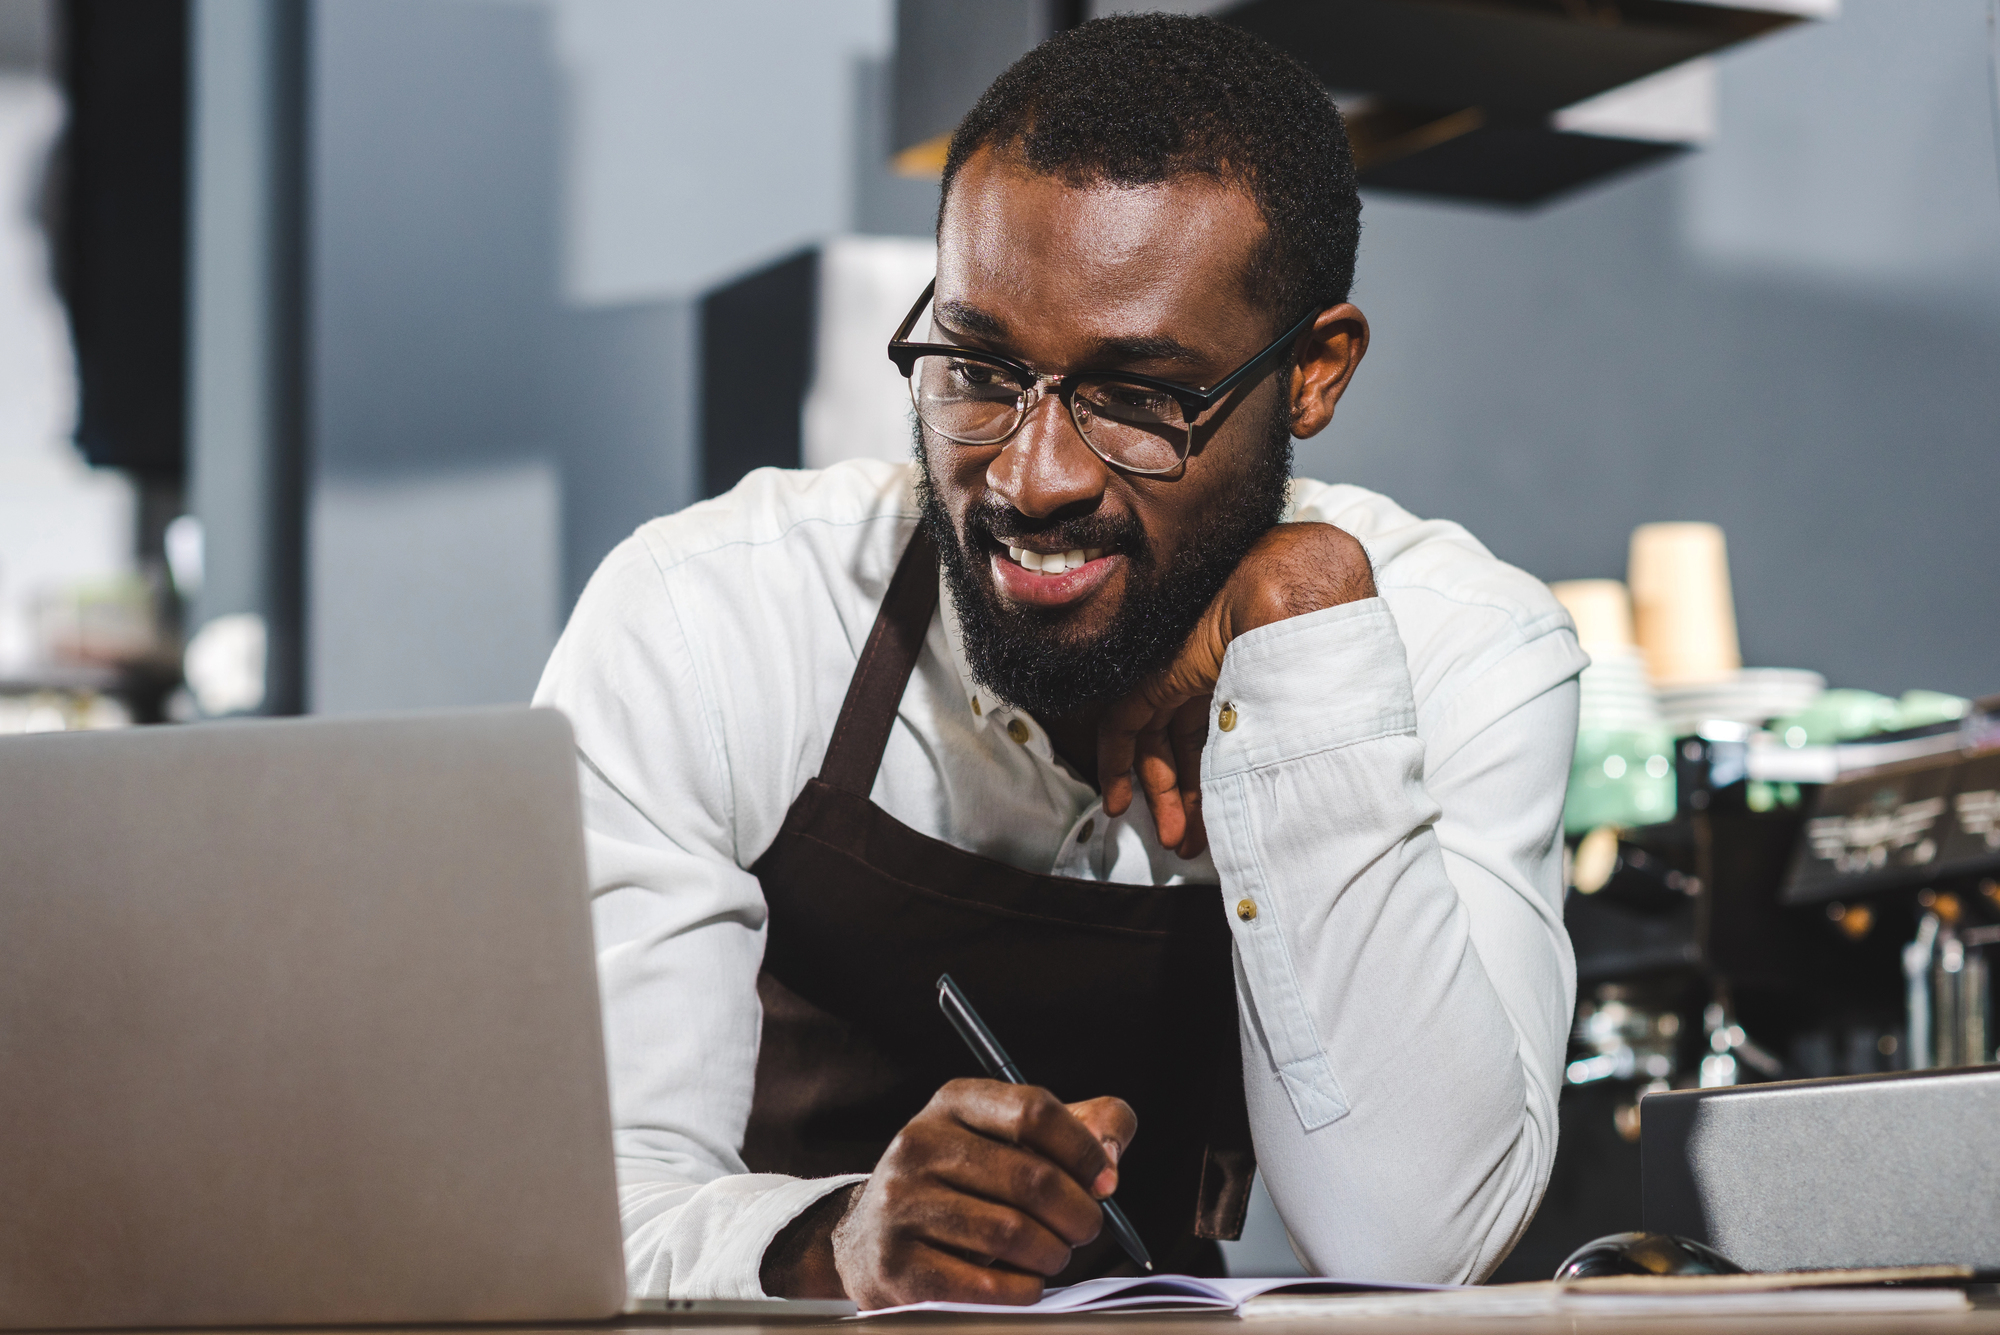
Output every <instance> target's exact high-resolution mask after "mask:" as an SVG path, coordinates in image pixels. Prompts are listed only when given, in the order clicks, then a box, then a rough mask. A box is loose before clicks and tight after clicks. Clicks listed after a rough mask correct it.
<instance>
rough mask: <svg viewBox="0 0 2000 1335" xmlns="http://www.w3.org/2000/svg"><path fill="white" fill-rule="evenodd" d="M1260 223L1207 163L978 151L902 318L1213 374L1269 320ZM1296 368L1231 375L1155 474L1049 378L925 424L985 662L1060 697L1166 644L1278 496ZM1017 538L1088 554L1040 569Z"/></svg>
mask: <svg viewBox="0 0 2000 1335" xmlns="http://www.w3.org/2000/svg"><path fill="white" fill-rule="evenodd" d="M1264 231H1265V228H1264V222H1263V217H1262V214H1261V212H1260V211H1259V210H1258V208H1257V205H1256V203H1255V202H1254V201H1253V200H1252V199H1251V198H1250V196H1249V195H1248V194H1247V193H1246V192H1244V191H1243V190H1241V189H1239V188H1236V187H1234V186H1231V185H1227V184H1224V183H1221V182H1218V181H1214V180H1211V179H1208V178H1203V177H1189V178H1183V179H1180V180H1174V181H1168V182H1163V183H1161V184H1158V185H1152V186H1142V187H1120V186H1109V185H1095V186H1088V187H1081V188H1079V187H1075V186H1071V185H1067V184H1065V183H1063V182H1062V181H1061V180H1058V179H1056V178H1053V177H1048V176H1042V175H1038V174H1036V173H1034V172H1032V171H1031V170H1029V169H1028V168H1027V167H1025V166H1024V165H1022V164H1020V163H1019V162H1018V161H1017V160H1015V159H1014V158H1012V157H1011V156H1010V155H1007V154H1004V153H1000V154H996V153H994V152H992V151H991V150H981V151H980V152H979V153H977V154H975V155H974V156H973V157H972V158H971V159H970V160H969V161H968V162H967V163H966V164H965V166H964V167H963V169H961V171H960V172H959V174H958V176H957V177H956V179H955V180H954V181H953V184H952V189H951V195H950V199H949V203H948V206H947V208H946V210H945V214H944V220H943V225H942V226H941V228H940V229H939V235H938V282H937V297H936V301H935V303H934V305H933V327H932V329H931V330H929V331H924V330H922V329H919V330H918V331H916V332H915V333H914V334H913V337H915V338H918V339H929V340H932V341H937V342H948V343H958V344H962V345H965V346H967V347H975V348H984V349H987V350H990V351H993V352H998V353H1003V354H1005V355H1007V356H1010V357H1013V358H1015V359H1016V360H1019V361H1021V362H1024V363H1026V364H1027V365H1028V366H1030V367H1032V368H1034V369H1035V370H1036V371H1038V372H1041V373H1043V374H1051V373H1065V372H1072V371H1085V370H1091V371H1133V372H1138V373H1141V374H1145V375H1151V376H1157V377H1160V378H1162V379H1166V380H1171V381H1175V382H1177V383H1180V384H1186V385H1193V386H1206V385H1212V384H1215V383H1216V382H1218V381H1220V380H1221V379H1222V378H1223V377H1224V376H1226V375H1228V374H1229V373H1230V372H1231V371H1234V370H1235V369H1236V368H1237V367H1238V366H1239V365H1241V364H1242V363H1243V362H1245V361H1247V360H1248V359H1249V358H1251V357H1253V356H1255V355H1256V354H1257V353H1258V352H1259V351H1261V350H1262V349H1263V347H1264V346H1265V345H1266V344H1267V343H1268V342H1270V340H1271V339H1272V338H1273V337H1275V336H1276V334H1277V333H1278V332H1279V330H1278V328H1277V327H1276V319H1277V316H1278V313H1277V312H1274V311H1272V310H1270V309H1269V308H1268V307H1263V306H1260V305H1258V304H1257V303H1255V302H1254V301H1253V300H1252V298H1251V296H1250V294H1249V293H1248V292H1247V291H1246V285H1245V282H1244V275H1245V273H1246V271H1247V268H1248V266H1249V264H1250V263H1251V262H1252V259H1253V257H1254V255H1255V253H1256V248H1257V246H1258V243H1259V242H1261V241H1262V239H1263V237H1264ZM1290 384H1291V375H1290V373H1289V371H1288V369H1287V364H1285V363H1280V364H1279V366H1278V367H1277V368H1276V369H1275V371H1274V372H1273V373H1271V374H1267V375H1266V376H1264V377H1263V378H1262V379H1260V380H1259V381H1257V383H1255V384H1254V385H1252V386H1250V387H1248V388H1247V389H1239V390H1238V391H1236V392H1235V393H1233V394H1231V395H1230V396H1229V397H1228V398H1227V399H1225V400H1224V401H1223V403H1221V404H1220V405H1218V406H1217V407H1216V408H1215V409H1214V410H1212V411H1211V412H1210V413H1209V414H1208V415H1207V416H1206V417H1204V418H1203V419H1202V420H1201V422H1200V423H1199V424H1198V425H1197V427H1196V429H1195V432H1194V436H1193V448H1192V450H1191V452H1190V454H1189V456H1188V460H1187V466H1186V468H1185V469H1184V470H1183V471H1182V472H1180V473H1179V474H1177V475H1174V476H1171V477H1164V478H1162V477H1144V476H1135V475H1132V474H1129V473H1121V472H1119V471H1118V470H1117V469H1114V468H1113V467H1111V466H1110V465H1109V464H1107V463H1105V462H1104V461H1103V460H1101V459H1099V458H1098V457H1097V455H1096V454H1094V453H1092V451H1091V449H1090V447H1089V446H1088V445H1087V444H1086V443H1085V442H1084V440H1083V438H1082V437H1081V436H1080V435H1079V434H1078V433H1077V430H1076V426H1075V424H1074V422H1072V421H1071V419H1070V417H1069V414H1068V412H1067V411H1066V410H1065V409H1064V408H1063V406H1062V405H1061V403H1060V402H1058V401H1057V400H1056V398H1055V397H1054V396H1046V397H1044V398H1043V399H1042V400H1041V401H1040V402H1039V403H1038V404H1037V405H1036V407H1035V409H1034V411H1033V412H1032V413H1030V415H1029V416H1028V418H1027V420H1026V421H1024V422H1023V423H1022V424H1021V426H1020V429H1019V430H1017V431H1016V432H1015V433H1014V435H1013V436H1011V437H1010V438H1008V439H1007V440H1006V441H1004V442H1002V443H1001V444H998V445H961V444H956V443H954V442H952V441H948V440H946V439H944V438H943V437H941V436H938V435H936V434H935V433H932V432H930V431H927V430H924V429H922V428H921V427H920V428H919V431H918V438H919V439H918V444H919V452H920V456H921V459H922V462H923V467H924V478H923V501H924V508H925V518H926V522H927V523H928V524H929V525H930V527H931V528H932V530H933V536H934V537H935V538H936V539H937V540H938V545H939V548H940V551H941V552H942V554H943V559H944V568H945V575H946V579H947V582H948V583H949V584H950V585H951V589H952V594H953V598H954V600H955V601H956V603H957V604H958V611H959V620H960V626H961V630H962V632H963V639H964V642H965V648H966V655H967V658H968V659H969V660H970V663H971V666H972V669H973V672H974V675H975V676H976V677H978V678H979V680H980V681H981V683H982V684H984V685H985V686H987V687H988V688H989V689H991V690H994V691H996V692H998V693H999V694H1000V695H1001V696H1002V697H1004V698H1005V699H1007V700H1009V701H1011V702H1012V703H1014V704H1016V705H1019V706H1021V707H1023V708H1026V709H1029V710H1032V711H1034V712H1036V713H1038V714H1042V715H1044V716H1046V717H1051V718H1058V717H1065V716H1070V715H1074V714H1076V713H1077V712H1079V711H1081V710H1083V709H1087V708H1089V707H1090V706H1092V705H1095V704H1100V703H1103V702H1104V701H1107V700H1110V699H1114V698H1116V697H1117V696H1120V695H1122V694H1124V693H1125V692H1126V691H1127V690H1129V689H1131V687H1132V686H1133V685H1134V684H1136V682H1137V681H1138V680H1139V678H1140V677H1142V676H1144V675H1145V674H1146V673H1147V672H1150V671H1152V670H1153V669H1154V668H1157V667H1159V666H1161V665H1162V664H1164V663H1165V662H1166V661H1167V660H1168V659H1169V658H1170V657H1171V656H1172V655H1173V653H1174V652H1175V651H1176V650H1177V649H1178V648H1179V647H1180V645H1181V643H1182V642H1183V641H1184V640H1185V639H1186V638H1187V635H1188V632H1189V631H1190V630H1192V629H1193V627H1194V624H1195V622H1196V621H1197V620H1198V619H1199V617H1200V615H1201V613H1202V611H1203V609H1204V608H1206V607H1207V605H1208V603H1209V602H1210V600H1211V599H1213V598H1214V596H1215V594H1216V593H1217V592H1218V591H1219V590H1220V589H1221V587H1222V584H1223V582H1224V581H1225V580H1226V579H1227V578H1228V575H1229V573H1230V571H1231V570H1233V569H1234V568H1235V566H1236V564H1237V562H1238V561H1240V560H1241V559H1242V556H1243V554H1244V553H1245V552H1246V551H1248V550H1249V548H1250V546H1251V544H1252V543H1253V542H1255V540H1256V539H1257V537H1258V536H1259V535H1261V534H1262V533H1263V532H1264V531H1265V530H1267V529H1268V528H1269V527H1270V526H1271V525H1272V524H1274V523H1276V522H1277V520H1278V518H1279V517H1280V515H1281V513H1282V511H1283V506H1284V494H1285V483H1286V480H1287V478H1288V477H1289V474H1290V468H1291V451H1290V442H1291V433H1290V430H1289V412H1290V392H1289V391H1290ZM1021 550H1026V551H1032V552H1035V553H1051V552H1067V553H1075V552H1079V551H1080V552H1083V553H1084V554H1086V555H1087V556H1089V557H1090V559H1089V560H1088V561H1087V562H1086V563H1085V564H1084V565H1083V566H1082V567H1081V568H1080V569H1068V570H1064V571H1063V572H1062V573H1059V574H1050V573H1047V572H1045V571H1037V570H1032V569H1029V568H1028V567H1027V566H1026V565H1024V564H1023V563H1022V561H1021V560H1019V559H1017V553H1018V552H1019V551H1021Z"/></svg>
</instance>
